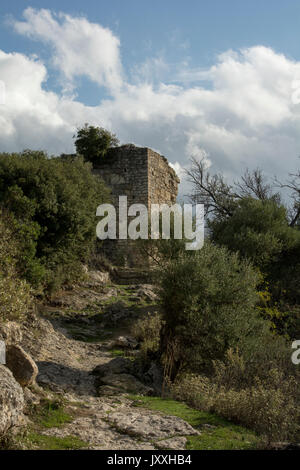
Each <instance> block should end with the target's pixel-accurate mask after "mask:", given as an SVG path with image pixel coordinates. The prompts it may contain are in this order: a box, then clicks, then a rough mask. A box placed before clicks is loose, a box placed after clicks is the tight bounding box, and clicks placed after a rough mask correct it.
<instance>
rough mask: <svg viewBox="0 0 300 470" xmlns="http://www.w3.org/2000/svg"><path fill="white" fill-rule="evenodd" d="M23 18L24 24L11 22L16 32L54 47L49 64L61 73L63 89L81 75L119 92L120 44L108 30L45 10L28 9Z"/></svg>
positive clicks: (120, 75)
mask: <svg viewBox="0 0 300 470" xmlns="http://www.w3.org/2000/svg"><path fill="white" fill-rule="evenodd" d="M23 16H24V21H15V22H13V26H14V29H15V31H16V32H17V33H19V34H23V35H25V36H28V37H30V38H32V39H36V40H39V41H43V42H45V43H48V44H50V45H51V46H52V47H53V57H52V61H53V64H54V66H55V67H56V68H57V69H58V70H60V71H61V72H62V74H63V79H64V80H65V84H66V85H67V86H66V89H68V88H72V87H74V86H75V85H74V79H75V78H76V77H78V76H80V75H86V76H87V77H89V78H90V79H91V80H92V81H94V82H95V83H97V84H99V85H103V86H106V87H108V88H110V89H112V90H116V89H118V88H120V86H121V85H122V66H121V61H120V51H119V48H120V41H119V39H118V38H117V37H116V36H115V35H114V34H113V33H112V31H110V29H108V28H103V27H102V26H101V25H99V24H95V23H90V22H89V21H87V19H86V18H83V17H72V16H70V15H67V14H65V13H58V14H54V13H52V12H50V11H49V10H45V9H42V10H35V9H33V8H27V9H26V10H25V11H24V13H23Z"/></svg>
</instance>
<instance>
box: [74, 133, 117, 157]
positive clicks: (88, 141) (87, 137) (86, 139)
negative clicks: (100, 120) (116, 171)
mask: <svg viewBox="0 0 300 470" xmlns="http://www.w3.org/2000/svg"><path fill="white" fill-rule="evenodd" d="M74 137H76V140H75V146H76V151H77V153H78V154H80V155H82V156H83V157H84V159H85V160H86V161H88V162H92V163H93V164H94V165H95V164H97V163H98V162H100V161H101V159H103V158H104V157H105V155H106V154H107V151H108V149H110V148H112V147H116V146H117V145H118V144H119V140H118V139H117V137H116V136H115V134H112V133H111V132H109V131H107V130H106V129H103V127H94V126H89V125H88V124H85V126H84V127H82V128H81V129H78V131H77V136H74Z"/></svg>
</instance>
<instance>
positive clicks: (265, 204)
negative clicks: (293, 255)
mask: <svg viewBox="0 0 300 470" xmlns="http://www.w3.org/2000/svg"><path fill="white" fill-rule="evenodd" d="M210 229H211V233H212V239H213V240H214V241H215V242H217V243H218V244H220V245H225V246H227V247H228V248H229V249H230V250H232V251H238V252H239V253H240V254H241V255H242V256H244V257H247V258H248V259H250V260H251V261H252V262H253V263H254V264H255V265H256V266H258V267H260V268H261V269H262V270H263V269H265V268H267V267H268V265H269V264H270V263H271V262H275V261H278V260H279V259H280V256H281V253H282V252H285V253H288V252H289V251H290V250H295V248H296V247H297V245H298V246H300V231H298V230H296V229H293V228H291V227H289V225H288V220H287V214H286V209H285V207H283V206H282V205H278V204H277V203H276V202H275V201H273V200H265V201H262V200H259V199H254V198H245V199H241V200H240V201H239V203H238V205H237V207H236V209H235V211H234V212H233V215H232V216H231V217H228V218H225V219H223V220H222V219H214V220H213V221H211V223H210Z"/></svg>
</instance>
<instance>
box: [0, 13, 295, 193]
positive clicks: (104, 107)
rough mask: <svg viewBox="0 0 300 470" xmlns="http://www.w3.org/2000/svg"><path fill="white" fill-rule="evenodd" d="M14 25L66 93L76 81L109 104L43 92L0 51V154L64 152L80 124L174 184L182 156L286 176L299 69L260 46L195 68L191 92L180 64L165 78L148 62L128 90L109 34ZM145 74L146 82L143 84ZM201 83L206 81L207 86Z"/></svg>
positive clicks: (60, 18) (62, 24) (48, 16)
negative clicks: (48, 51) (148, 155)
mask: <svg viewBox="0 0 300 470" xmlns="http://www.w3.org/2000/svg"><path fill="white" fill-rule="evenodd" d="M24 18H25V19H24V21H21V22H15V23H14V27H15V30H16V31H17V32H18V33H20V34H24V35H27V36H30V37H32V38H33V39H39V40H42V41H46V42H47V43H49V44H50V45H51V46H52V63H54V64H55V67H56V68H57V69H59V70H60V72H61V73H62V74H63V76H64V77H65V82H66V83H68V84H70V83H71V84H72V86H73V87H74V86H76V77H78V76H79V75H85V76H86V77H88V78H89V79H91V80H93V81H94V82H96V83H98V84H99V85H100V86H105V87H106V88H107V89H108V90H109V95H110V97H109V98H106V99H103V100H102V101H101V103H100V104H98V105H97V106H86V105H84V104H83V103H80V102H79V101H78V100H76V98H74V97H73V98H72V97H70V96H69V95H65V94H63V93H62V94H57V93H53V92H51V91H46V87H45V83H46V80H47V69H48V68H49V65H48V64H45V63H43V62H42V61H41V60H39V59H37V58H32V57H28V56H25V55H22V54H16V53H5V52H3V51H0V80H3V81H4V82H5V84H6V89H7V97H6V104H5V105H0V132H1V150H6V151H13V150H22V149H23V148H29V147H30V148H44V149H46V150H48V151H49V152H50V153H61V152H70V151H72V150H73V144H72V135H73V134H74V131H75V130H76V127H78V126H80V125H83V124H84V123H85V122H89V123H90V124H94V125H101V126H104V127H106V128H108V129H110V130H112V131H114V132H115V133H116V134H117V135H118V137H119V138H120V140H121V141H122V142H123V143H126V142H132V143H135V144H137V145H142V146H149V147H152V148H154V149H157V150H158V151H160V152H161V153H162V154H164V155H166V156H167V157H168V159H169V160H170V161H171V162H172V163H173V165H174V166H173V167H174V168H175V170H176V171H177V173H179V176H180V177H181V178H182V176H183V169H184V168H185V167H186V166H187V165H188V158H189V157H190V156H196V157H198V158H201V157H204V158H205V159H206V160H207V162H208V164H210V165H212V166H213V168H214V170H215V171H221V172H223V173H224V174H225V175H226V176H229V177H231V178H235V177H236V176H237V175H239V174H240V173H241V172H242V171H243V170H244V169H245V168H246V167H249V168H254V167H256V166H259V167H261V168H263V169H265V170H266V171H267V173H269V174H271V175H273V174H275V173H277V174H278V175H279V176H283V175H285V174H286V173H287V172H288V171H289V170H294V169H295V167H296V165H297V162H298V159H297V157H298V155H299V149H300V145H299V128H300V105H299V104H297V103H296V104H295V101H294V102H293V100H292V96H293V93H295V89H294V83H295V80H298V79H300V62H296V61H293V60H291V59H290V58H287V57H285V56H284V55H282V54H279V53H277V52H275V51H273V50H272V49H270V48H267V47H263V46H255V47H251V48H248V49H244V50H241V51H227V52H224V53H223V54H222V55H220V56H219V57H218V60H217V61H216V63H215V64H214V65H213V66H212V67H211V68H210V69H208V70H206V71H203V70H201V69H200V68H199V73H198V74H197V73H196V71H195V69H192V70H191V71H190V76H193V80H196V83H195V82H193V85H191V83H189V80H187V79H182V81H181V78H180V74H181V77H185V78H187V77H188V76H189V70H188V69H187V68H186V65H184V66H183V68H182V71H181V72H180V70H179V73H178V75H177V76H175V75H173V74H172V77H169V78H168V70H171V68H170V69H168V64H165V63H164V62H163V61H162V60H155V59H151V58H149V59H148V60H147V61H146V62H145V63H144V64H143V67H142V68H141V74H140V77H139V80H137V81H134V80H132V81H131V82H130V81H128V80H126V79H125V77H124V72H123V69H122V64H121V61H120V54H119V47H120V42H119V39H118V38H117V37H116V36H115V35H114V34H113V33H112V32H111V31H110V30H108V29H105V28H102V26H100V25H96V24H92V23H90V22H88V20H87V19H85V18H78V17H71V16H69V15H65V14H62V13H59V14H54V13H51V12H49V11H48V10H38V11H37V10H32V9H27V10H26V11H25V13H24ZM151 67H153V76H154V77H156V80H155V81H151V80H150V79H149V77H151ZM21 70H22V73H20V71H21ZM155 74H156V75H155ZM143 77H144V78H143ZM202 79H205V80H208V79H209V80H210V85H209V87H207V86H204V85H203V82H202V81H201V80H202ZM197 80H199V81H198V82H197ZM99 96H100V95H99ZM98 102H99V99H98V97H97V96H95V103H98ZM186 192H187V188H186V187H184V186H183V189H182V193H186Z"/></svg>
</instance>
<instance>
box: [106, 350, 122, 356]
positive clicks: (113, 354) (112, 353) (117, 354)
mask: <svg viewBox="0 0 300 470" xmlns="http://www.w3.org/2000/svg"><path fill="white" fill-rule="evenodd" d="M109 352H110V354H111V355H112V356H113V357H125V356H126V354H125V351H124V350H123V349H112V350H111V351H109Z"/></svg>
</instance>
